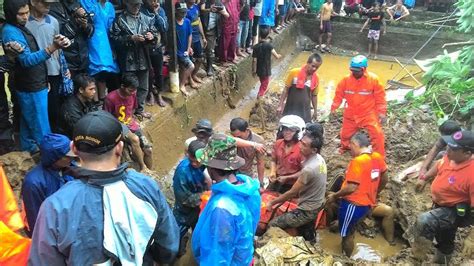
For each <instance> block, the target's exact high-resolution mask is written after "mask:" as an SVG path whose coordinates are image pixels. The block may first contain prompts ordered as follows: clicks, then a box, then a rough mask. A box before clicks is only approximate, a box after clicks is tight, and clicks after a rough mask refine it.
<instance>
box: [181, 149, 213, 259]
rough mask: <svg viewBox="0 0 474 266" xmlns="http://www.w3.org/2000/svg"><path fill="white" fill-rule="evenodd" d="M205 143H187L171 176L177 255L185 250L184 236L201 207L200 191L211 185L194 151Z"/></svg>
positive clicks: (197, 216) (191, 226)
mask: <svg viewBox="0 0 474 266" xmlns="http://www.w3.org/2000/svg"><path fill="white" fill-rule="evenodd" d="M205 146H206V144H205V143H204V142H202V141H200V140H194V141H192V142H191V143H190V144H189V147H188V150H187V156H186V157H185V158H184V159H183V160H182V161H181V162H179V164H178V166H177V167H176V171H175V172H174V176H173V192H174V198H175V204H174V208H173V214H174V217H175V218H176V222H177V223H178V226H179V231H180V232H179V233H180V239H181V241H180V248H179V253H178V256H180V255H183V254H184V253H185V251H186V243H187V238H185V237H184V236H185V235H186V233H187V232H188V230H189V228H193V229H194V227H195V226H196V223H197V221H198V218H199V213H200V211H201V209H200V208H199V207H200V206H201V195H202V192H204V191H205V190H207V189H208V187H210V186H211V184H212V181H211V180H210V178H209V177H206V176H205V175H204V169H205V167H204V166H202V165H201V164H200V163H199V162H198V161H197V159H196V157H195V154H196V151H197V150H199V149H202V148H204V147H205Z"/></svg>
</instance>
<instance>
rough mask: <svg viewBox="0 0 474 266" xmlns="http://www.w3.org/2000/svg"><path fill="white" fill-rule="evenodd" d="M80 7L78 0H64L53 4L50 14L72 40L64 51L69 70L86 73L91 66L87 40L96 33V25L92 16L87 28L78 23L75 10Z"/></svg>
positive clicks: (64, 33)
mask: <svg viewBox="0 0 474 266" xmlns="http://www.w3.org/2000/svg"><path fill="white" fill-rule="evenodd" d="M79 7H81V5H80V4H79V3H78V2H77V1H76V0H72V1H66V0H62V1H61V2H60V3H52V4H51V9H50V11H49V14H50V15H51V16H53V17H55V18H56V19H57V20H58V22H59V31H60V32H61V34H62V35H64V36H66V37H68V38H69V39H70V40H71V46H69V47H68V48H65V49H63V51H64V56H65V57H66V61H67V63H68V67H69V69H70V70H72V71H82V72H85V71H86V70H87V68H88V66H89V49H88V46H87V40H88V39H89V38H90V37H92V34H93V33H94V24H93V22H92V19H91V17H90V16H88V19H87V20H88V21H87V26H86V27H85V28H84V27H81V26H80V25H79V24H78V23H77V22H76V18H75V10H76V9H77V8H79Z"/></svg>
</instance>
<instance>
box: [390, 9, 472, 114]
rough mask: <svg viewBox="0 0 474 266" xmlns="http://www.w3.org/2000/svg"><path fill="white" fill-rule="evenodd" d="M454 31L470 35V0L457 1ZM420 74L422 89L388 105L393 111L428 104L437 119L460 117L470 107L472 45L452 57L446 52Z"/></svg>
mask: <svg viewBox="0 0 474 266" xmlns="http://www.w3.org/2000/svg"><path fill="white" fill-rule="evenodd" d="M456 7H457V8H458V9H459V12H458V14H457V15H458V16H459V19H458V21H457V24H458V28H457V29H458V31H460V32H463V33H467V34H468V35H469V36H474V34H472V33H473V32H474V0H458V2H457V3H456ZM435 61H436V62H435V63H434V64H433V65H432V66H431V68H430V69H429V71H428V72H426V73H425V75H424V76H423V82H424V84H425V86H426V92H425V93H424V94H423V95H422V96H420V97H414V93H413V92H412V93H408V94H407V95H406V96H405V100H407V102H408V103H406V104H403V105H398V106H397V105H392V106H389V108H391V111H395V112H397V114H398V113H399V114H401V115H403V114H405V113H407V112H409V110H410V109H412V108H420V107H422V106H427V105H428V106H430V107H431V109H432V110H433V112H434V113H435V114H436V116H437V117H438V119H439V120H440V121H443V120H445V119H447V118H451V117H453V116H454V117H455V118H457V119H462V118H463V117H465V116H466V115H467V114H469V113H470V112H472V110H474V76H473V73H474V45H469V46H464V47H463V48H462V50H461V53H460V54H459V57H458V58H457V59H456V60H451V58H450V57H449V55H448V54H447V52H446V51H445V52H444V54H443V55H440V56H438V57H437V58H436V60H435Z"/></svg>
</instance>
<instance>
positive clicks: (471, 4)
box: [456, 0, 474, 33]
mask: <svg viewBox="0 0 474 266" xmlns="http://www.w3.org/2000/svg"><path fill="white" fill-rule="evenodd" d="M456 7H457V8H458V9H459V12H458V16H459V19H458V21H457V23H458V26H459V28H458V30H459V31H460V32H464V33H470V32H474V1H473V0H458V2H457V3H456Z"/></svg>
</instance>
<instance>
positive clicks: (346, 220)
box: [338, 199, 370, 237]
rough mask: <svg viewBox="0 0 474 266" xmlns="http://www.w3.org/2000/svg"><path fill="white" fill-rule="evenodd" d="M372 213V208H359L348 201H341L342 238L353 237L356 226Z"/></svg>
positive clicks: (340, 228) (340, 229)
mask: <svg viewBox="0 0 474 266" xmlns="http://www.w3.org/2000/svg"><path fill="white" fill-rule="evenodd" d="M369 211H370V206H357V205H354V204H352V203H350V202H349V201H347V200H344V199H343V200H341V205H340V206H339V215H338V217H339V231H340V232H341V236H342V237H346V236H349V235H352V234H353V233H354V231H355V227H356V225H357V224H358V223H359V221H360V220H362V219H363V218H364V217H365V216H366V215H367V214H368V213H369Z"/></svg>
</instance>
